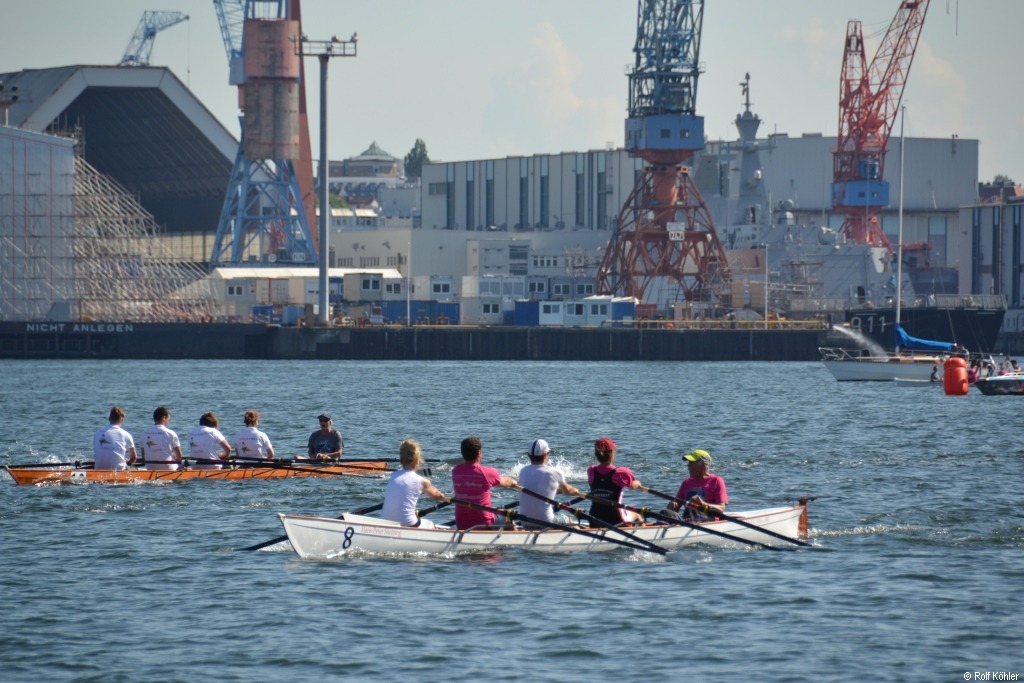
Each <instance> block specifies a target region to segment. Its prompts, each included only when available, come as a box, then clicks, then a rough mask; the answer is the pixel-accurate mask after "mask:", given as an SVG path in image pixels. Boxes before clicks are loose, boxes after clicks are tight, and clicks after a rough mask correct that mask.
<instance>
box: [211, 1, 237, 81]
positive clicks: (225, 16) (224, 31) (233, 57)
mask: <svg viewBox="0 0 1024 683" xmlns="http://www.w3.org/2000/svg"><path fill="white" fill-rule="evenodd" d="M213 7H214V9H215V10H216V11H217V23H218V24H219V25H220V35H221V38H222V39H223V40H224V50H225V51H226V52H227V55H228V70H229V71H228V82H229V83H230V84H231V85H241V84H242V83H244V82H245V69H244V61H243V57H242V27H243V26H244V25H245V0H213Z"/></svg>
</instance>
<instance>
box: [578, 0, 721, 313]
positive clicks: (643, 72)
mask: <svg viewBox="0 0 1024 683" xmlns="http://www.w3.org/2000/svg"><path fill="white" fill-rule="evenodd" d="M703 20H704V0H638V3H637V33H636V44H635V45H634V47H633V52H634V54H635V56H636V61H635V65H634V67H633V70H632V71H631V72H630V73H629V117H628V118H627V119H626V149H627V150H629V153H630V155H631V156H634V157H637V158H640V159H642V160H643V161H644V167H643V170H642V171H641V172H640V173H639V174H638V175H637V179H636V184H635V185H634V187H633V191H632V193H631V194H630V196H629V198H628V199H627V200H626V202H625V204H624V205H623V206H622V209H621V210H620V212H619V215H618V218H617V219H616V223H615V229H614V231H613V232H612V238H611V240H610V241H609V244H608V247H607V248H606V249H605V252H604V257H603V258H602V260H601V265H600V266H599V267H598V271H597V289H598V293H600V294H614V295H617V296H631V297H636V298H638V299H641V300H642V301H644V302H645V303H656V304H658V305H659V307H662V306H663V305H666V304H667V303H671V300H672V299H679V298H684V299H685V300H686V301H688V302H696V301H700V302H708V303H718V302H719V301H720V300H721V299H722V298H723V293H724V287H723V284H724V283H725V281H727V279H728V271H727V268H726V261H725V251H724V249H723V248H722V244H721V242H720V241H719V239H718V235H717V233H716V232H715V227H714V223H713V221H712V219H711V214H710V212H709V211H708V208H707V205H706V204H705V203H704V199H703V198H702V197H701V196H700V192H699V191H698V190H697V186H696V184H695V183H694V182H693V178H692V177H691V175H690V169H689V168H688V167H687V165H688V162H689V161H690V159H691V158H692V157H693V154H694V152H695V151H697V150H699V149H702V148H703V147H704V118H703V117H701V116H698V115H697V114H696V103H697V79H698V77H699V76H700V72H701V69H700V36H701V27H702V25H703Z"/></svg>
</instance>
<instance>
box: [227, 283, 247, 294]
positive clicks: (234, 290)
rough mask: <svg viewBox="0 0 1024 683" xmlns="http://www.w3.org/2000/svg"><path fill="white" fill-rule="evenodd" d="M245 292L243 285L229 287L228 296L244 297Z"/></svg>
mask: <svg viewBox="0 0 1024 683" xmlns="http://www.w3.org/2000/svg"><path fill="white" fill-rule="evenodd" d="M243 292H244V287H242V285H228V296H242V295H243Z"/></svg>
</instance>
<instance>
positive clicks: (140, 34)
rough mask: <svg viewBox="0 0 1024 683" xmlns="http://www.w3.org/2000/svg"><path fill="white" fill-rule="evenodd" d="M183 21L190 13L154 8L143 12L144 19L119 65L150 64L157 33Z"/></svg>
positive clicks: (140, 21) (140, 22) (186, 19)
mask: <svg viewBox="0 0 1024 683" xmlns="http://www.w3.org/2000/svg"><path fill="white" fill-rule="evenodd" d="M183 21H188V15H187V14H183V13H181V12H156V11H153V10H147V11H146V12H143V14H142V19H140V20H139V25H138V27H137V28H136V29H135V35H133V36H132V39H131V40H130V41H129V42H128V47H127V48H126V49H125V51H124V57H121V61H120V62H118V63H117V65H118V66H149V54H150V53H151V52H152V51H153V41H154V40H155V39H156V34H157V33H159V32H160V31H163V30H164V29H165V28H170V27H172V26H174V25H176V24H180V23H181V22H183Z"/></svg>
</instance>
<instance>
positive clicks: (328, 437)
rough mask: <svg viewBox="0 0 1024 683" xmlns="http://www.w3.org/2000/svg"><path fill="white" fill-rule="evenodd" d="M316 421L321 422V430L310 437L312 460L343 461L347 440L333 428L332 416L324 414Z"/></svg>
mask: <svg viewBox="0 0 1024 683" xmlns="http://www.w3.org/2000/svg"><path fill="white" fill-rule="evenodd" d="M316 419H318V420H319V421H320V429H318V430H316V431H315V432H313V433H312V434H310V435H309V443H308V444H307V450H308V451H309V458H310V460H320V461H327V460H341V454H342V452H344V450H345V440H344V439H343V438H342V436H341V432H339V431H338V430H336V429H334V428H333V427H332V426H331V425H332V422H331V414H330V413H328V412H323V413H320V415H318V416H317V418H316Z"/></svg>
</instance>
